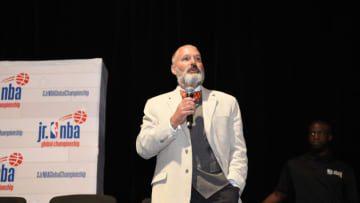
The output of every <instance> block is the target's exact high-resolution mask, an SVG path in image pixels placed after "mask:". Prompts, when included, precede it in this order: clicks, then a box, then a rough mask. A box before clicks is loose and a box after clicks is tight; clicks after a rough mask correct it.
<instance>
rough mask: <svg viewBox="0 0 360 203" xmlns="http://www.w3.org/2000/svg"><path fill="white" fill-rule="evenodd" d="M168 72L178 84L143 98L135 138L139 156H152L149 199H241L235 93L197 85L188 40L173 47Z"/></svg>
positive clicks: (242, 152) (242, 159) (168, 202)
mask: <svg viewBox="0 0 360 203" xmlns="http://www.w3.org/2000/svg"><path fill="white" fill-rule="evenodd" d="M171 72H172V73H173V74H174V75H175V76H176V77H177V81H178V84H179V85H178V87H177V88H176V89H175V90H174V91H171V92H168V93H165V94H162V95H159V96H156V97H153V98H151V99H149V100H148V101H147V103H146V105H145V109H144V114H145V115H144V117H143V124H142V126H141V131H140V133H139V135H138V137H137V140H136V149H137V152H138V154H139V155H140V156H141V157H143V158H145V159H149V158H151V157H153V156H156V158H157V159H156V168H155V174H154V177H153V180H152V183H151V184H152V195H151V199H152V203H189V202H191V203H203V202H204V203H210V202H211V203H217V202H228V203H232V202H233V203H237V202H241V200H240V195H241V193H242V191H243V190H244V187H245V182H246V177H247V169H248V166H247V155H246V144H245V139H244V136H243V129H242V120H241V113H240V108H239V105H238V102H237V100H236V98H235V97H233V96H231V95H228V94H225V93H223V92H219V91H214V90H208V89H206V88H204V87H203V86H202V83H203V81H204V66H203V63H202V59H201V55H200V52H199V51H198V49H197V48H196V47H195V46H193V45H184V46H181V47H180V48H178V49H177V50H176V52H175V53H174V55H173V57H172V65H171ZM187 88H188V89H189V88H190V89H191V96H189V93H188V94H187V93H186V91H185V90H186V89H187ZM193 90H194V92H193ZM191 117H192V119H190V118H191ZM186 121H188V122H186Z"/></svg>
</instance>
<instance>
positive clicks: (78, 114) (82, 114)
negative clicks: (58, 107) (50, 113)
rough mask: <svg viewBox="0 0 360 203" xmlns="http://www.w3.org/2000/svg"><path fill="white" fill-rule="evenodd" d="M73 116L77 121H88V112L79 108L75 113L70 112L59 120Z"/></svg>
mask: <svg viewBox="0 0 360 203" xmlns="http://www.w3.org/2000/svg"><path fill="white" fill-rule="evenodd" d="M71 118H74V121H75V123H77V124H82V123H84V122H85V121H86V118H87V114H86V113H85V111H83V110H78V111H77V112H75V113H74V114H68V115H65V116H63V117H61V118H60V119H59V121H64V120H68V119H71Z"/></svg>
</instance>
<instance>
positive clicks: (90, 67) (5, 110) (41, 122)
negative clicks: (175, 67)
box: [0, 58, 108, 203]
mask: <svg viewBox="0 0 360 203" xmlns="http://www.w3.org/2000/svg"><path fill="white" fill-rule="evenodd" d="M107 77H108V76H107V70H106V68H105V65H104V64H103V61H102V59H100V58H95V59H81V60H48V61H0V94H1V95H0V96H1V98H0V196H22V197H24V198H25V199H26V200H27V202H29V203H48V202H49V200H50V199H51V198H52V197H54V196H57V195H65V194H79V193H80V194H96V193H97V194H102V193H103V171H104V141H105V99H106V85H107Z"/></svg>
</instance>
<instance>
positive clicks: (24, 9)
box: [0, 0, 360, 203]
mask: <svg viewBox="0 0 360 203" xmlns="http://www.w3.org/2000/svg"><path fill="white" fill-rule="evenodd" d="M354 8H355V6H354V5H350V4H345V3H342V4H340V3H339V2H338V3H337V4H331V3H329V2H326V4H325V3H311V2H293V3H290V2H277V3H275V2H273V1H271V2H268V3H265V4H264V3H263V4H260V3H255V2H253V3H244V2H242V1H216V2H211V1H188V0H173V1H168V0H156V1H155V0H154V1H140V0H122V1H117V2H115V1H93V2H91V1H34V0H33V1H24V2H20V1H2V2H1V3H0V10H1V12H0V23H1V24H0V60H44V59H77V58H93V57H101V58H103V59H104V61H105V64H106V66H107V68H108V71H109V85H108V95H107V111H106V115H107V117H106V118H107V119H106V121H107V124H106V163H105V193H106V194H111V195H114V196H116V197H117V199H118V201H119V202H140V201H141V200H142V199H143V198H145V197H149V196H150V193H151V186H150V182H151V178H152V174H153V172H154V164H155V159H150V160H143V159H141V158H140V157H139V156H138V155H137V154H136V150H135V139H136V136H137V134H138V132H139V130H140V125H141V122H142V116H143V108H144V104H145V102H146V100H147V99H149V98H150V97H152V96H155V95H158V94H161V93H164V92H167V91H171V90H173V89H174V88H175V86H176V79H175V77H174V76H173V75H172V74H171V72H170V65H171V59H170V58H171V55H172V54H173V52H174V51H175V49H176V48H177V47H178V46H180V45H183V44H188V43H189V44H194V45H196V46H198V48H199V50H200V51H201V53H202V56H203V60H204V63H205V70H206V79H205V84H204V86H205V87H207V88H210V89H217V90H220V91H224V92H227V93H229V94H232V95H234V96H235V97H236V98H237V99H238V102H239V104H240V108H241V111H242V112H241V113H242V117H243V124H244V133H245V139H246V141H247V147H248V157H249V174H248V179H247V186H246V189H245V191H244V193H243V201H244V202H245V203H247V202H249V203H252V202H260V201H261V200H262V199H264V198H265V197H266V195H268V194H269V193H270V192H271V191H272V190H273V188H274V187H275V185H276V183H277V179H278V176H279V173H280V169H281V166H282V164H284V162H285V161H286V160H287V159H288V158H290V157H293V156H296V155H299V154H301V153H304V152H306V150H307V142H306V131H307V125H308V124H309V122H311V121H312V120H314V119H325V120H328V121H329V122H330V123H331V124H332V125H333V128H334V132H335V140H334V143H333V148H334V151H335V153H336V155H337V156H338V157H339V158H340V159H342V160H344V161H346V162H347V163H349V164H350V165H352V166H353V167H355V169H356V172H357V175H358V177H359V175H360V174H359V169H360V165H359V163H358V161H357V157H356V156H357V155H359V154H360V150H359V147H357V143H356V142H354V140H355V137H356V136H357V133H358V132H357V131H356V130H358V128H359V127H358V126H359V125H358V122H359V119H358V114H359V108H358V104H359V93H360V91H359V85H357V84H356V82H357V80H358V77H356V76H355V75H354V71H353V46H352V44H353V42H354V39H353V38H354V34H353V28H354V25H353V13H354V11H355V10H354Z"/></svg>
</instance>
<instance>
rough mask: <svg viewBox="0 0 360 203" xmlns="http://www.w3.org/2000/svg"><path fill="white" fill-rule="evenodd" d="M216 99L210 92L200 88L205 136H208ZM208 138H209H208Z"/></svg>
mask: <svg viewBox="0 0 360 203" xmlns="http://www.w3.org/2000/svg"><path fill="white" fill-rule="evenodd" d="M216 104H217V99H216V96H215V94H214V93H211V91H210V90H208V89H206V88H204V87H202V105H203V116H204V128H205V133H206V135H207V136H210V132H211V131H210V127H211V122H212V118H213V115H214V112H215V108H216ZM208 138H209V137H208Z"/></svg>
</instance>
